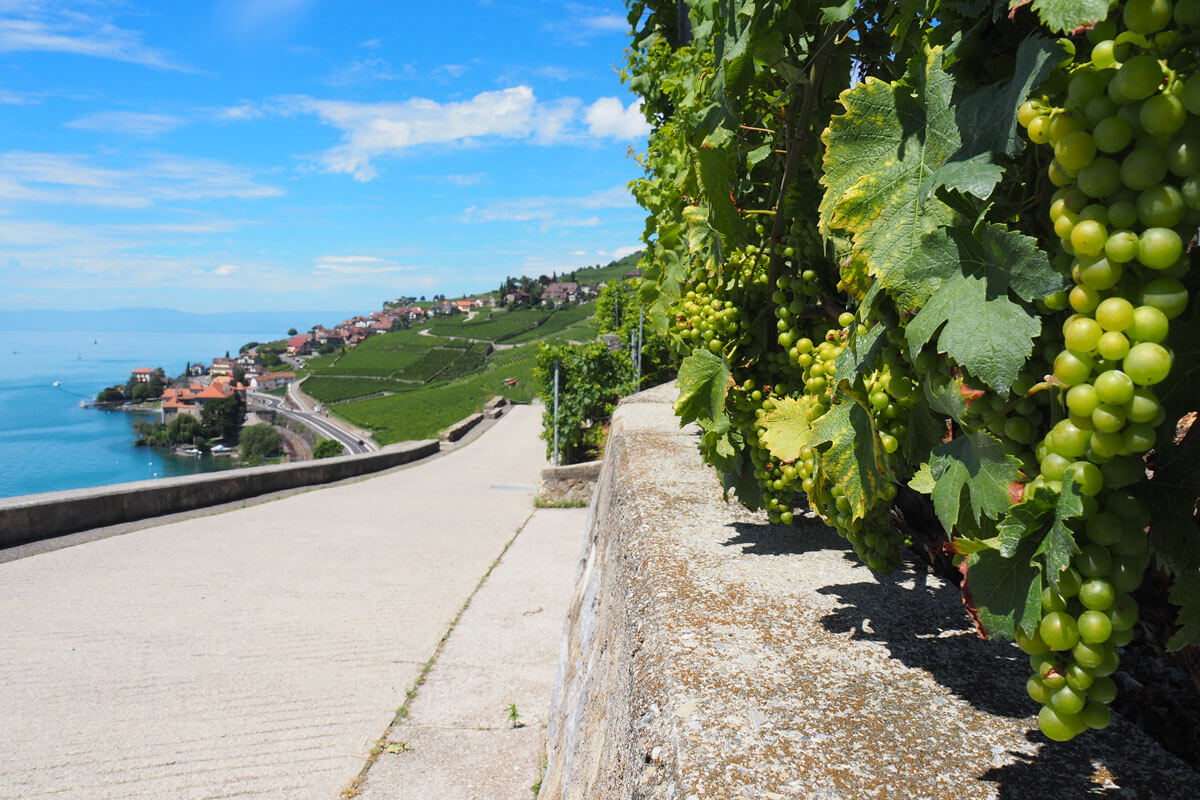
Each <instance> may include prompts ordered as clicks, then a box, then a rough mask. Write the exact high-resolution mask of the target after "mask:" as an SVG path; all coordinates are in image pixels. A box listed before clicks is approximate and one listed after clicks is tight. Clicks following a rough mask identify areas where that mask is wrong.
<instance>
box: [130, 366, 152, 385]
mask: <svg viewBox="0 0 1200 800" xmlns="http://www.w3.org/2000/svg"><path fill="white" fill-rule="evenodd" d="M129 374H130V377H132V378H133V381H134V383H149V382H150V379H151V378H153V377H154V376H155V375H157V374H158V373H157V372H156V371H155V370H152V369H150V368H149V367H138V368H137V369H135V370H133V371H132V372H130V373H129Z"/></svg>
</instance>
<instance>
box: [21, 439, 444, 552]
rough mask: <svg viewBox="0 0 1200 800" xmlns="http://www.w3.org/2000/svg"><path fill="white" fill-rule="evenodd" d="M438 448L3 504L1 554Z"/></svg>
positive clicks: (359, 471)
mask: <svg viewBox="0 0 1200 800" xmlns="http://www.w3.org/2000/svg"><path fill="white" fill-rule="evenodd" d="M438 448H439V445H438V443H437V442H436V441H432V440H426V441H417V442H401V443H399V444H394V445H389V446H388V447H385V448H384V449H383V450H381V451H379V452H376V453H364V454H359V455H350V456H340V457H337V458H324V459H320V460H317V461H302V462H299V463H294V464H276V465H272V466H266V467H246V468H244V469H231V470H225V471H222V472H210V473H205V474H202V475H186V476H183V477H179V478H160V479H158V480H151V481H136V482H134V483H118V484H114V485H111V486H100V487H96V488H94V489H72V490H69V491H65V492H45V493H43V494H31V495H23V496H21V497H13V498H7V499H0V548H3V547H12V546H14V545H19V544H26V543H28V542H36V541H38V540H41V539H49V538H51V537H53V536H61V535H63V534H65V533H72V532H74V531H81V530H87V529H90V528H100V527H104V526H106V525H115V524H118V523H121V522H130V521H133V520H138V519H145V518H146V517H156V516H160V515H162V514H173V513H176V512H179V511H190V510H192V509H196V508H204V507H206V506H213V505H218V504H220V503H228V502H231V501H234V500H243V499H245V498H247V497H255V496H257V495H261V494H268V493H270V492H277V491H281V490H283V489H292V488H295V487H297V486H310V485H313V484H318V483H329V482H331V481H338V480H343V479H345V478H353V477H356V476H358V475H366V474H368V473H371V472H378V471H380V470H384V469H388V468H390V467H395V466H398V465H400V464H406V463H408V462H410V461H416V460H417V459H420V458H424V457H426V456H430V455H433V454H434V453H436V452H438Z"/></svg>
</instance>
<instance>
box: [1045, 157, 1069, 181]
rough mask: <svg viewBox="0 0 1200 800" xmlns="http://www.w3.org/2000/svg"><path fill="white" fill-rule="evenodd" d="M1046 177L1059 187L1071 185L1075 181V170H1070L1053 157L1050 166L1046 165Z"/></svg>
mask: <svg viewBox="0 0 1200 800" xmlns="http://www.w3.org/2000/svg"><path fill="white" fill-rule="evenodd" d="M1046 177H1047V178H1049V179H1050V183H1052V184H1054V185H1055V186H1058V187H1059V188H1062V187H1065V186H1070V185H1071V184H1072V183H1074V182H1075V172H1074V171H1072V170H1068V169H1067V168H1066V167H1064V166H1063V165H1062V164H1060V163H1059V161H1058V159H1057V158H1056V159H1053V160H1052V161H1051V162H1050V166H1048V167H1046Z"/></svg>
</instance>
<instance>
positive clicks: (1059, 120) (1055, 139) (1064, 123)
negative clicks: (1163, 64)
mask: <svg viewBox="0 0 1200 800" xmlns="http://www.w3.org/2000/svg"><path fill="white" fill-rule="evenodd" d="M1156 63H1157V62H1156ZM1086 127H1087V119H1085V118H1084V117H1083V115H1082V114H1078V113H1076V112H1074V111H1059V112H1057V113H1055V114H1053V115H1052V116H1051V117H1050V144H1052V145H1055V146H1057V145H1058V143H1059V142H1060V141H1062V140H1063V139H1064V138H1065V137H1066V136H1068V135H1069V134H1072V133H1076V132H1080V131H1083V130H1084V129H1085V128H1086Z"/></svg>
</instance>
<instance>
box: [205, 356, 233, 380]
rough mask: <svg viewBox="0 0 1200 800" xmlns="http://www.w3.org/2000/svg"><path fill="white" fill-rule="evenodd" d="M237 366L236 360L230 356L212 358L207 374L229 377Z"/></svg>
mask: <svg viewBox="0 0 1200 800" xmlns="http://www.w3.org/2000/svg"><path fill="white" fill-rule="evenodd" d="M236 368H237V362H236V361H234V360H233V359H232V358H219V357H218V358H214V359H213V360H212V365H211V366H210V367H209V368H208V374H209V375H212V376H214V377H217V378H231V377H233V371H234V369H236Z"/></svg>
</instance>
